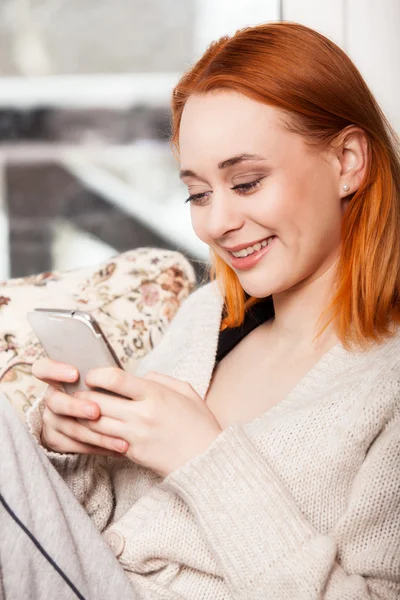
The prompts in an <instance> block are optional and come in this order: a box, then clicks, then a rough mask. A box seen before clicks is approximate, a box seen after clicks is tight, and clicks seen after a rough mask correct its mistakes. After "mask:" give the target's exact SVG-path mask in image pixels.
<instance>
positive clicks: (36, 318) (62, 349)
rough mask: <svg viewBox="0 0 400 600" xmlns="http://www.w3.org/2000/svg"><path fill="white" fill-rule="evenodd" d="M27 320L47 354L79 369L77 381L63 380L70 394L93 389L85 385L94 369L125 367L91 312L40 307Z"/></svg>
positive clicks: (28, 315) (29, 313) (30, 313)
mask: <svg viewBox="0 0 400 600" xmlns="http://www.w3.org/2000/svg"><path fill="white" fill-rule="evenodd" d="M27 319H28V321H29V324H30V326H31V327H32V329H33V331H34V332H35V334H36V336H37V337H38V339H39V341H40V343H41V344H42V346H43V348H44V350H45V352H46V354H47V356H48V357H49V358H51V359H53V360H57V361H60V362H63V363H68V364H70V365H73V366H74V367H76V368H77V370H78V371H79V378H78V380H77V381H75V382H73V383H63V387H64V389H65V391H66V392H67V393H68V394H73V393H74V392H76V391H78V390H88V389H90V388H88V387H87V386H86V385H85V377H86V374H87V372H88V371H89V370H90V369H95V368H98V367H115V366H116V367H119V368H120V369H122V368H123V367H122V365H121V363H120V361H119V360H118V358H117V356H116V354H115V352H114V350H113V349H112V347H111V345H110V344H109V342H108V340H107V338H106V336H105V335H104V333H103V331H102V330H101V328H100V325H99V324H98V323H97V321H96V319H95V318H94V317H93V316H92V315H91V314H89V313H87V312H85V311H82V310H64V309H59V308H53V309H50V308H36V309H35V310H34V311H32V312H28V313H27ZM92 389H93V388H92ZM107 393H108V394H111V392H107Z"/></svg>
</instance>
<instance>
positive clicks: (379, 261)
mask: <svg viewBox="0 0 400 600" xmlns="http://www.w3.org/2000/svg"><path fill="white" fill-rule="evenodd" d="M218 90H228V91H229V90H231V91H234V92H239V93H241V94H244V95H245V96H247V97H249V98H250V99H253V100H255V101H256V102H263V103H265V104H268V105H271V106H275V107H278V108H279V109H281V110H282V111H284V112H283V113H282V114H283V115H285V118H284V120H283V125H284V127H285V128H286V129H287V130H288V131H291V132H292V133H295V134H299V135H301V136H302V137H303V139H304V141H305V143H306V144H307V146H308V147H309V148H310V151H315V152H319V151H322V150H324V149H326V148H327V147H328V146H329V145H330V144H334V143H335V140H336V138H337V136H338V135H339V134H340V132H341V131H342V130H343V129H344V128H345V127H347V126H349V125H356V126H359V127H361V128H362V129H363V130H364V132H365V134H366V137H367V142H368V161H367V171H366V174H365V177H364V181H363V183H362V184H361V185H360V187H359V189H358V190H357V191H356V192H354V193H353V194H352V195H350V196H348V197H347V198H350V203H349V205H348V207H347V209H346V212H345V214H344V216H343V218H342V226H341V227H342V228H341V249H340V256H339V260H338V265H337V271H336V279H335V284H336V289H335V294H334V296H333V300H332V302H331V304H330V305H329V306H328V307H327V308H326V309H325V311H324V312H323V313H322V315H321V317H320V319H321V318H322V316H323V315H325V313H327V312H330V313H331V318H330V320H329V321H328V322H327V323H326V325H325V326H324V327H323V329H322V330H321V331H320V332H319V333H318V335H317V336H316V338H317V337H319V336H320V335H321V334H322V333H323V331H324V330H325V329H326V327H327V326H328V325H329V323H331V322H332V321H333V320H334V319H335V328H336V332H337V336H338V338H339V340H340V341H341V342H342V344H343V345H344V346H345V347H346V348H347V349H349V347H350V345H351V344H352V343H356V345H358V346H360V347H366V346H367V345H368V344H369V342H374V341H378V342H379V341H381V340H382V338H384V337H391V335H392V334H393V333H394V332H391V331H390V329H389V326H390V325H391V324H392V323H398V324H400V306H399V283H400V281H399V273H400V237H399V230H400V228H399V225H400V206H399V202H400V144H399V138H398V136H397V135H396V133H395V131H394V130H393V128H392V127H391V125H390V124H389V122H388V121H387V119H386V117H385V115H384V114H383V112H382V110H381V109H380V107H379V105H378V103H377V102H376V100H375V98H374V96H373V95H372V93H371V91H370V90H369V88H368V86H367V84H366V83H365V81H364V79H363V78H362V76H361V74H360V73H359V71H358V70H357V68H356V67H355V65H354V64H353V62H352V61H351V60H350V58H349V57H348V56H347V54H346V53H345V52H344V51H343V50H341V49H340V48H339V47H338V46H337V45H336V44H334V43H333V42H332V41H331V40H329V39H328V38H326V37H325V36H323V35H322V34H320V33H318V32H317V31H314V30H313V29H310V28H308V27H305V26H303V25H300V24H298V23H291V22H269V23H264V24H260V25H257V26H255V27H245V28H243V29H239V30H238V31H236V33H235V34H234V35H233V36H228V35H226V36H223V37H221V38H220V39H219V40H217V41H215V42H213V43H211V44H210V45H209V47H208V48H207V50H206V52H205V53H204V54H203V56H202V57H201V58H200V59H199V60H198V61H197V63H196V64H195V65H194V66H192V67H191V68H190V69H189V70H188V71H187V72H185V73H184V74H183V75H182V77H181V78H180V80H179V82H178V84H177V85H176V86H175V88H174V90H173V95H172V101H171V108H172V135H171V144H172V151H173V152H174V148H176V149H177V150H178V153H179V140H178V138H179V128H180V122H181V116H182V111H183V108H184V106H185V103H186V101H187V99H188V98H189V96H191V95H192V94H196V95H202V94H208V93H210V92H213V91H218ZM210 254H211V266H210V269H209V273H208V275H209V277H210V279H211V280H214V279H216V280H217V281H218V284H219V285H220V286H221V289H222V291H223V293H224V296H225V305H224V316H223V319H222V323H221V330H223V329H225V328H226V327H237V326H239V325H241V324H242V323H243V320H244V316H245V312H246V310H247V309H248V308H250V307H251V306H252V305H254V304H256V303H257V302H259V301H260V299H259V298H253V297H251V296H250V297H246V296H247V294H246V293H245V291H244V290H243V288H242V286H241V284H240V282H239V279H238V277H237V275H236V273H235V272H234V271H233V269H231V268H230V267H229V266H228V265H227V264H226V263H225V262H224V261H223V260H222V259H221V258H220V257H219V256H217V255H216V254H215V253H214V252H213V251H212V249H210Z"/></svg>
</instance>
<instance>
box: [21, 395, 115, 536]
mask: <svg viewBox="0 0 400 600" xmlns="http://www.w3.org/2000/svg"><path fill="white" fill-rule="evenodd" d="M44 408H45V400H44V394H43V395H42V396H40V397H39V398H38V399H37V400H36V402H35V403H34V405H33V406H32V407H31V408H30V409H29V411H28V412H27V414H26V423H27V426H28V430H29V432H30V434H31V436H32V437H33V439H34V441H35V442H36V443H37V444H38V445H39V447H40V449H41V450H42V451H43V452H44V454H46V456H47V457H48V459H49V460H50V462H51V463H52V465H53V466H54V468H55V469H56V470H57V471H58V473H59V474H60V476H61V477H62V478H63V480H64V481H65V483H66V484H67V485H68V487H69V488H70V490H71V491H72V493H73V494H74V496H75V497H76V499H77V500H78V502H79V503H80V504H81V505H82V506H83V508H84V509H85V510H86V512H87V513H88V515H89V516H90V517H91V518H92V520H93V522H94V524H95V525H96V527H97V528H98V529H99V530H100V531H103V530H104V529H105V527H106V526H107V523H108V522H109V520H110V518H111V516H112V512H113V509H114V494H113V485H112V478H111V469H110V465H111V462H112V460H113V459H112V458H111V457H110V458H109V457H107V456H99V455H92V454H76V453H59V452H54V451H52V450H47V448H45V447H44V446H43V445H42V444H41V432H42V427H43V419H42V415H43V411H44ZM116 460H118V459H116Z"/></svg>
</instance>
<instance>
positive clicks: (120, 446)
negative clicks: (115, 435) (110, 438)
mask: <svg viewBox="0 0 400 600" xmlns="http://www.w3.org/2000/svg"><path fill="white" fill-rule="evenodd" d="M112 445H113V446H114V448H115V449H116V450H118V451H119V452H125V448H126V442H124V441H123V440H115V441H114V442H113V443H112Z"/></svg>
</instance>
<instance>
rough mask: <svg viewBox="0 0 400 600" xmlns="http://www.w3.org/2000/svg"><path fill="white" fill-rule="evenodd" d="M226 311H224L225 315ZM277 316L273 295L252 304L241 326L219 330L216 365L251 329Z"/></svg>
mask: <svg viewBox="0 0 400 600" xmlns="http://www.w3.org/2000/svg"><path fill="white" fill-rule="evenodd" d="M224 314H225V313H223V316H224ZM274 316H275V311H274V305H273V302H272V296H267V297H266V298H263V299H262V300H260V301H259V302H257V304H255V305H254V306H252V307H251V308H250V309H249V310H248V311H247V312H246V315H245V318H244V322H243V324H242V325H241V326H240V327H228V328H226V329H224V330H223V331H220V332H219V338H218V349H217V357H216V359H215V365H217V363H218V362H219V361H220V360H222V359H223V358H224V356H226V355H227V354H228V352H230V351H231V350H232V349H233V348H234V347H235V346H236V344H238V343H239V342H240V340H242V339H243V338H244V337H245V336H246V335H247V334H248V333H250V331H253V329H255V328H256V327H258V325H261V323H265V321H268V319H271V318H273V317H274Z"/></svg>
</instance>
